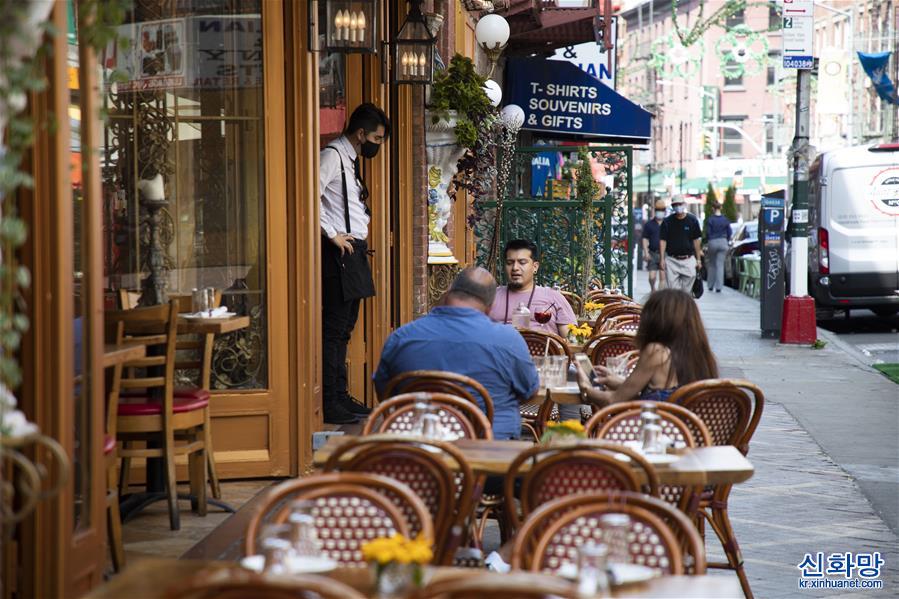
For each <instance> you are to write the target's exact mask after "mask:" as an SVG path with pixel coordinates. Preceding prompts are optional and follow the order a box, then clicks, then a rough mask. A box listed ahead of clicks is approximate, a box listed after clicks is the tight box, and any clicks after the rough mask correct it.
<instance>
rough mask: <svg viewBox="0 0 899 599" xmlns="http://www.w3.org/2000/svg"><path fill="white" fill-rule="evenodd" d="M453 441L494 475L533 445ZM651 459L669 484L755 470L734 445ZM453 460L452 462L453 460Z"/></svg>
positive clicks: (729, 479) (744, 475)
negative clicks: (673, 456)
mask: <svg viewBox="0 0 899 599" xmlns="http://www.w3.org/2000/svg"><path fill="white" fill-rule="evenodd" d="M397 438H402V437H397ZM354 439H356V437H355V436H352V435H340V436H335V437H331V438H329V439H328V441H327V442H326V443H325V445H324V446H323V447H322V448H321V449H319V450H318V451H316V452H315V454H314V456H313V461H314V463H315V465H316V466H322V465H324V464H325V462H327V460H328V458H329V457H330V456H331V453H332V452H333V451H334V450H335V449H337V448H338V447H340V445H342V444H343V443H347V442H348V441H351V440H354ZM588 443H589V442H588ZM453 445H455V446H456V447H458V448H459V449H460V450H461V451H462V455H464V456H465V459H466V461H467V462H468V464H469V466H471V468H472V470H474V471H475V473H477V474H493V475H504V474H506V472H508V471H509V465H510V464H511V463H512V460H514V459H515V458H516V457H517V456H518V454H519V453H521V452H522V451H524V450H525V449H528V448H530V447H533V443H531V442H530V441H497V440H483V439H459V440H457V441H453ZM667 457H668V456H665V458H667ZM665 458H663V459H665ZM647 459H649V461H650V463H652V464H653V466H654V467H655V470H656V473H657V474H658V475H659V482H660V483H662V484H667V485H707V484H736V483H741V482H744V481H746V480H749V478H751V477H752V475H753V473H754V472H755V469H754V468H753V467H752V464H751V463H750V462H749V460H747V459H746V457H745V456H744V455H743V454H742V453H740V451H739V450H738V449H737V448H736V447H734V446H732V445H718V446H714V447H696V448H693V449H686V450H683V452H682V453H681V454H679V455H678V457H677V459H675V460H674V461H658V460H656V459H654V458H653V457H652V456H647ZM449 464H450V465H452V462H449ZM528 469H529V464H522V468H521V470H522V472H527V470H528ZM636 472H640V471H639V470H636Z"/></svg>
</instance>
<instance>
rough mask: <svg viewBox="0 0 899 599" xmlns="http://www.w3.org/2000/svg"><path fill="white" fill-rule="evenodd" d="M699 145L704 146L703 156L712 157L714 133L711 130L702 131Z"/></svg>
mask: <svg viewBox="0 0 899 599" xmlns="http://www.w3.org/2000/svg"><path fill="white" fill-rule="evenodd" d="M699 145H700V147H701V148H702V157H703V158H712V156H713V153H712V133H711V132H710V131H703V132H702V133H700V138H699Z"/></svg>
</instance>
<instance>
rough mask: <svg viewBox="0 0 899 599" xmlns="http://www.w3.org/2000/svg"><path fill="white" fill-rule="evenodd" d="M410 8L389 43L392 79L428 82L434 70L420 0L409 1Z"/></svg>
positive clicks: (430, 38)
mask: <svg viewBox="0 0 899 599" xmlns="http://www.w3.org/2000/svg"><path fill="white" fill-rule="evenodd" d="M411 4H412V8H410V9H409V14H408V15H406V21H405V22H404V23H403V26H402V27H400V32H399V33H397V34H396V37H395V38H394V39H393V41H392V42H391V45H392V46H393V52H392V56H391V60H392V62H393V80H394V81H395V82H396V83H398V84H400V83H430V82H431V78H432V76H433V73H434V44H435V43H436V41H437V38H436V37H435V36H434V35H433V34H432V33H431V30H430V28H429V27H428V24H427V21H426V20H425V17H424V15H423V14H422V12H421V4H422V0H411Z"/></svg>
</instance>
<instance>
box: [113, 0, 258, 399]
mask: <svg viewBox="0 0 899 599" xmlns="http://www.w3.org/2000/svg"><path fill="white" fill-rule="evenodd" d="M120 35H121V36H122V37H124V38H125V39H127V40H129V44H127V47H126V48H125V49H124V50H121V49H119V48H116V47H110V48H109V49H108V50H107V52H106V53H105V55H104V57H103V61H104V62H103V64H104V67H105V69H104V70H105V87H104V89H105V91H106V99H105V104H106V108H107V110H108V113H109V119H108V121H107V124H106V129H105V136H104V142H105V154H104V157H103V169H102V176H103V184H104V208H105V224H106V231H105V246H106V266H105V268H106V272H105V275H106V281H107V289H108V290H109V291H110V293H109V297H110V298H113V297H115V291H116V290H118V289H131V290H140V289H141V288H142V285H145V281H146V279H147V276H148V274H149V272H150V267H151V265H153V264H157V265H161V266H162V268H163V269H164V271H165V273H166V275H167V276H166V277H165V278H164V280H165V283H166V285H167V289H166V291H167V293H168V294H169V295H190V293H191V290H192V289H194V288H202V287H215V288H216V289H220V290H223V298H222V302H223V304H225V305H227V306H228V307H229V309H230V311H232V312H236V313H238V314H241V315H248V316H250V318H251V325H250V327H249V328H248V329H245V330H242V331H239V332H236V333H232V334H230V335H223V336H219V337H217V339H216V342H215V350H214V353H213V359H212V361H213V364H212V387H213V388H216V389H255V388H265V387H267V385H268V376H267V367H266V345H267V343H266V338H267V324H266V309H267V307H266V279H265V263H266V259H265V248H266V230H265V218H266V217H265V180H264V138H263V133H264V131H263V126H264V120H263V116H264V114H263V105H264V96H263V62H262V58H263V42H262V36H263V33H262V15H261V2H260V1H259V0H256V1H252V0H243V1H241V2H233V1H228V0H204V1H203V2H178V3H158V2H149V1H144V2H141V1H138V2H136V3H135V9H134V11H133V12H132V13H131V14H130V15H129V16H128V18H126V23H125V25H123V26H122V27H121V28H120ZM114 69H117V70H118V71H119V72H120V73H121V75H122V77H121V79H122V80H121V81H118V82H116V81H114V78H113V77H112V72H113V70H114ZM157 173H161V174H162V175H163V179H164V182H165V199H166V201H167V204H166V205H165V207H164V208H163V209H162V212H161V214H162V218H161V219H160V220H159V221H156V222H155V223H154V222H153V221H152V220H150V219H148V218H147V216H148V212H147V206H146V202H145V201H142V197H141V195H140V194H139V193H138V183H139V181H140V180H142V179H150V178H152V177H154V176H155V175H156V174H157ZM154 227H155V228H154ZM110 303H112V300H111V299H110ZM195 375H196V373H181V374H179V376H181V377H184V378H191V377H194V376H195ZM186 382H188V381H186V380H183V381H179V382H178V383H186ZM178 383H176V384H178Z"/></svg>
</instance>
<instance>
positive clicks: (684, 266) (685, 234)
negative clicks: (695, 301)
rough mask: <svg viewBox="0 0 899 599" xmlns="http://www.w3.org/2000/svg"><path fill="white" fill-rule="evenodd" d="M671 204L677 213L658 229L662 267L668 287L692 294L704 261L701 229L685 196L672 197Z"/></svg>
mask: <svg viewBox="0 0 899 599" xmlns="http://www.w3.org/2000/svg"><path fill="white" fill-rule="evenodd" d="M671 206H672V207H673V208H674V214H672V215H671V216H669V217H668V218H666V219H665V220H663V221H662V225H661V227H660V228H659V253H660V255H661V258H660V262H659V268H660V269H661V270H663V271H664V272H665V277H666V278H667V280H668V288H669V289H681V290H683V291H686V292H687V293H692V291H693V282H694V281H695V280H696V271H697V270H698V269H699V264H700V260H702V245H701V240H702V230H701V229H700V228H699V221H698V220H697V219H696V217H695V216H693V215H692V214H688V213H687V207H686V205H685V204H684V198H683V197H682V196H676V197H675V198H674V199H673V200H671Z"/></svg>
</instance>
